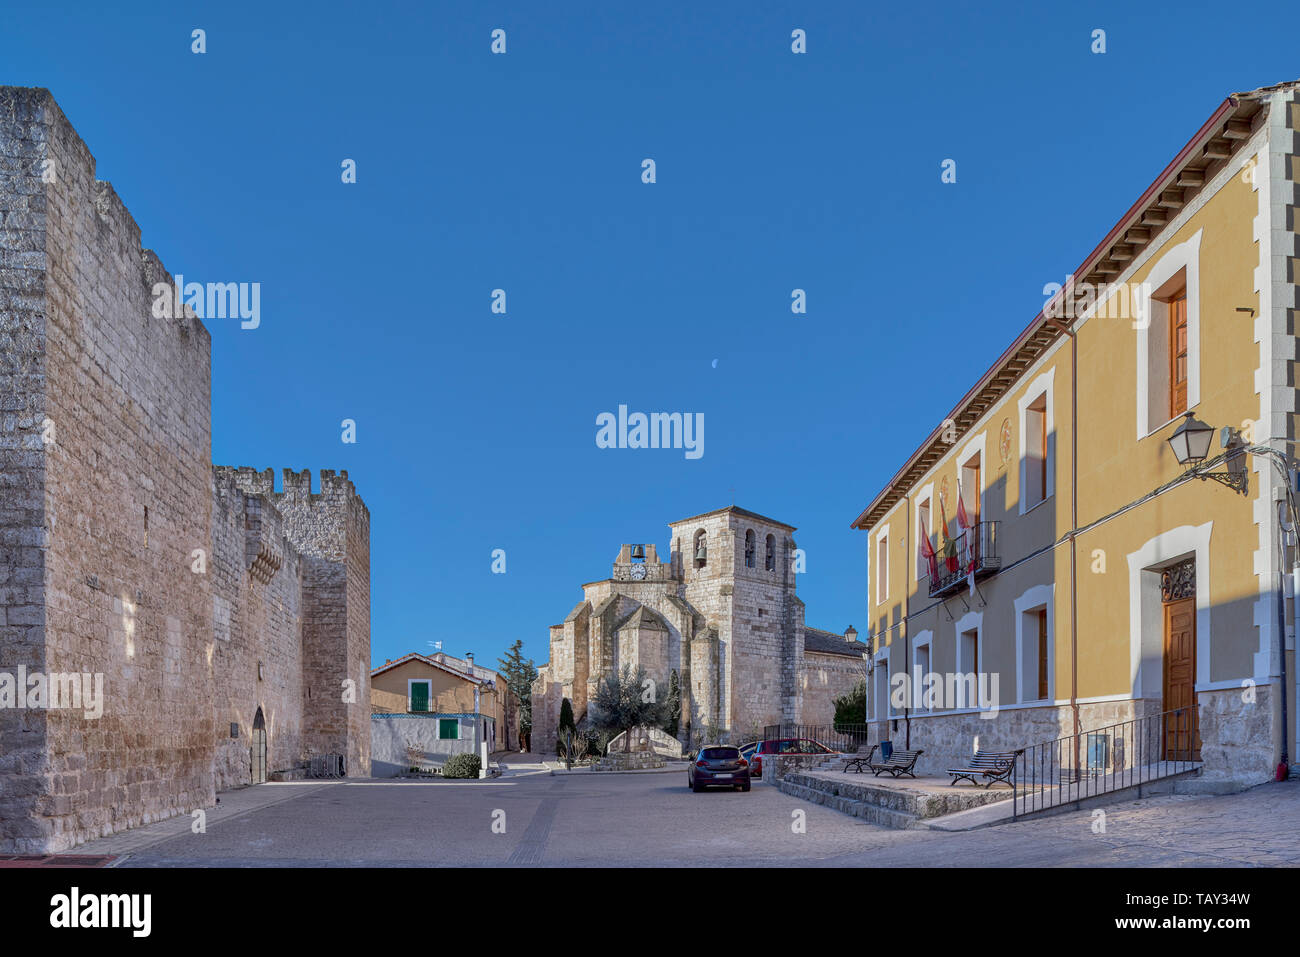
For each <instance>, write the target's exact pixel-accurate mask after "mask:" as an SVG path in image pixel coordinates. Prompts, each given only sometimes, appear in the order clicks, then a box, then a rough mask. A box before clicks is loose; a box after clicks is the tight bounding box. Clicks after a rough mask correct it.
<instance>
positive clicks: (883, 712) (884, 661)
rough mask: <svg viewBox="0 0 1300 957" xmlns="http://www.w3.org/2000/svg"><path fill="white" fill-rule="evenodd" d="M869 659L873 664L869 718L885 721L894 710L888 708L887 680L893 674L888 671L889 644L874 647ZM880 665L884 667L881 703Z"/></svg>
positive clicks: (892, 714) (890, 716)
mask: <svg viewBox="0 0 1300 957" xmlns="http://www.w3.org/2000/svg"><path fill="white" fill-rule="evenodd" d="M871 661H872V663H873V665H874V666H875V668H874V673H873V674H872V676H871V682H872V684H871V720H872V721H885V720H888V719H889V718H892V717H893V716H894V712H893V710H892V709H891V708H890V704H889V681H890V679H891V678H892V677H893V675H891V674H890V673H889V645H881V646H880V647H879V648H878V649H876V653H875V654H874V655H872V656H871ZM882 665H883V666H884V668H885V694H884V703H883V705H882V703H881V700H880V699H881V695H880V694H879V688H880V670H879V669H880V667H881V666H882Z"/></svg>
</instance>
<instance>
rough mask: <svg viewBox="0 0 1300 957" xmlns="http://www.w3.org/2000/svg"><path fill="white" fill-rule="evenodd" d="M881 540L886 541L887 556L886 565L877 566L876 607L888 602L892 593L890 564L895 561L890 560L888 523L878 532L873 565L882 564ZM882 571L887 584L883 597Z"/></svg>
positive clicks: (874, 597)
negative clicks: (881, 594) (881, 595)
mask: <svg viewBox="0 0 1300 957" xmlns="http://www.w3.org/2000/svg"><path fill="white" fill-rule="evenodd" d="M881 542H884V543H885V548H884V551H883V554H884V556H885V567H884V568H883V569H881V568H879V567H877V568H876V581H875V585H876V593H875V594H874V595H872V596H871V597H872V598H873V599H874V604H875V605H876V607H879V606H881V605H885V604H888V602H889V596H890V594H891V591H890V587H889V586H890V581H889V566H890V565H891V564H893V563H892V562H891V561H890V560H889V526H888V525H886V526H885V527H884V528H883V529H882V530H881V531H880V532H878V533H877V534H876V551H875V554H873V555H872V556H871V561H872V564H873V565H876V566H878V565H879V564H880V556H881V554H882V551H881V548H880V543H881ZM882 571H883V572H884V586H885V587H884V597H883V598H881V597H880V593H881V588H880V586H881V572H882Z"/></svg>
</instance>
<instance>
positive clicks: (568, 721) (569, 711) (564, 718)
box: [559, 698, 577, 731]
mask: <svg viewBox="0 0 1300 957" xmlns="http://www.w3.org/2000/svg"><path fill="white" fill-rule="evenodd" d="M576 727H577V724H575V723H574V721H573V705H572V704H571V703H570V702H569V699H568V698H565V699H563V700H562V701H561V702H560V726H559V730H560V731H572V730H573V729H574V728H576Z"/></svg>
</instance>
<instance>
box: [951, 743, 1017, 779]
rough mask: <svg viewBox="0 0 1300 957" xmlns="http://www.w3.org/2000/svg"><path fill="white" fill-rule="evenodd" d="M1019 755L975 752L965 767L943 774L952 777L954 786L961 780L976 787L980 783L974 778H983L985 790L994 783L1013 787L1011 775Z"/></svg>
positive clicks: (999, 752) (1014, 753)
mask: <svg viewBox="0 0 1300 957" xmlns="http://www.w3.org/2000/svg"><path fill="white" fill-rule="evenodd" d="M1019 753H1020V752H1018V751H976V752H975V757H973V758H971V759H970V761H969V763H968V764H967V765H966V767H964V768H949V769H948V770H947V771H946V772H945V773H947V774H951V775H952V783H953V784H954V785H955V784H956V783H957V782H958V781H960V780H961V779H962V778H965V779H966V780H967V781H969V782H970V783H971V784H975V785H978V784H979V783H980V782H979V781H977V780H976V778H984V779H985V781H984V787H985V788H991V787H993V784H994V782H996V781H1001V782H1002V783H1003V784H1005V785H1007V786H1008V787H1013V785H1012V784H1011V773H1012V771H1014V770H1015V767H1016V755H1017V754H1019Z"/></svg>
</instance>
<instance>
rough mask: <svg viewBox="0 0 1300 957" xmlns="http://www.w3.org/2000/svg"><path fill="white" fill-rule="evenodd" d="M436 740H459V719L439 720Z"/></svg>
mask: <svg viewBox="0 0 1300 957" xmlns="http://www.w3.org/2000/svg"><path fill="white" fill-rule="evenodd" d="M438 738H439V739H440V740H443V741H455V740H457V739H459V738H460V719H459V718H439V719H438Z"/></svg>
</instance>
